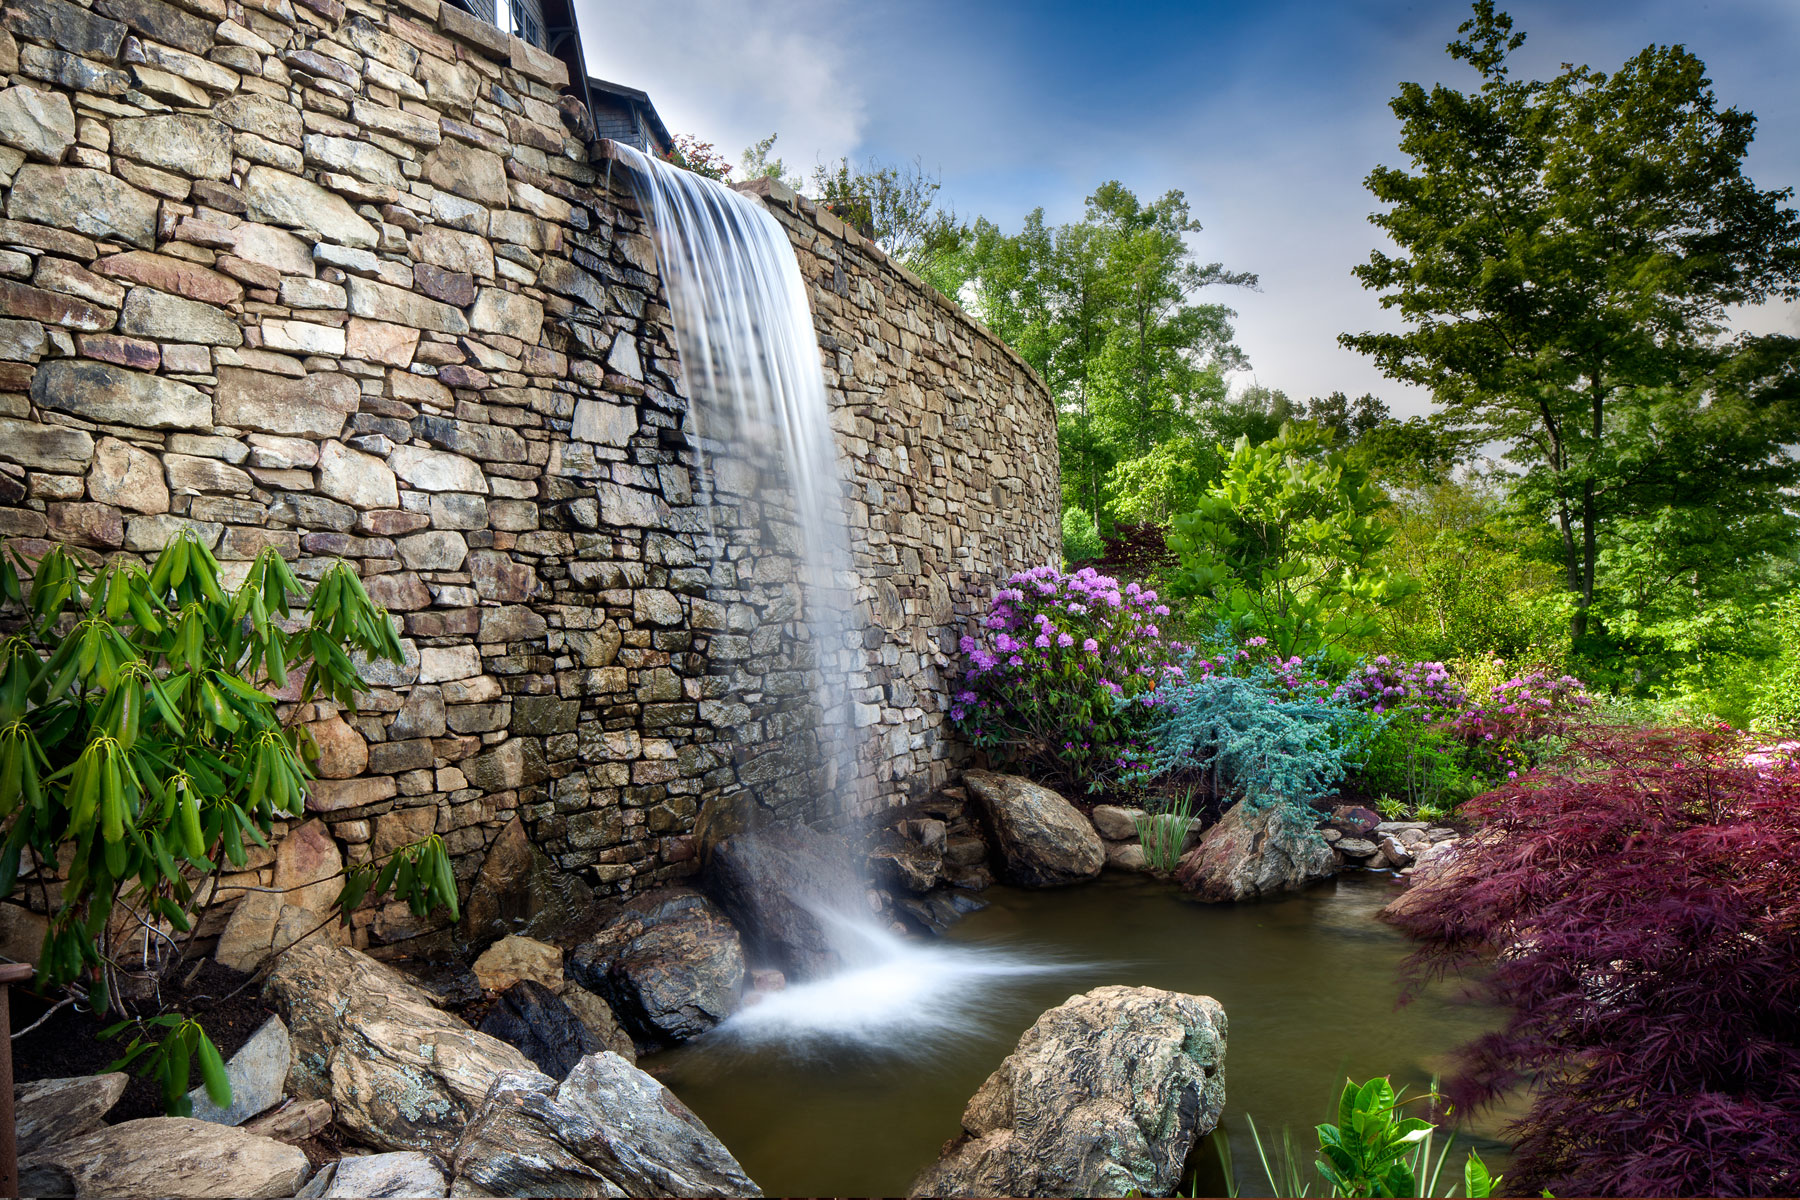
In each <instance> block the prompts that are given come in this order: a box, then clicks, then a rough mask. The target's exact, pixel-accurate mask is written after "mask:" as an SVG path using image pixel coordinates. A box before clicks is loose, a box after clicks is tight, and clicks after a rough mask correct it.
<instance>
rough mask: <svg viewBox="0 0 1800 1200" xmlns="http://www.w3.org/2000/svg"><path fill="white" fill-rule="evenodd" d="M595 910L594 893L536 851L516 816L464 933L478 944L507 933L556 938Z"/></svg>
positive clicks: (466, 912) (479, 879)
mask: <svg viewBox="0 0 1800 1200" xmlns="http://www.w3.org/2000/svg"><path fill="white" fill-rule="evenodd" d="M593 908H594V892H593V889H592V888H590V887H589V886H588V885H587V884H586V883H585V882H583V881H582V880H581V879H580V878H579V877H578V876H575V875H572V874H570V873H569V872H567V871H564V870H562V869H561V868H559V867H558V866H557V865H556V864H555V863H553V862H551V861H550V859H549V857H548V856H547V855H545V854H544V852H543V851H541V850H539V849H538V848H537V847H535V846H533V845H532V844H531V835H530V834H529V833H527V832H526V829H525V821H524V819H523V818H521V817H518V816H515V817H513V819H512V820H511V821H508V822H507V823H506V825H505V827H504V828H502V829H501V830H500V832H499V833H498V834H497V835H496V836H495V838H494V842H493V844H492V845H491V846H489V847H488V852H487V857H486V858H485V859H483V860H482V863H481V871H480V872H479V873H478V874H477V875H476V876H475V886H474V887H472V888H471V889H470V890H469V902H468V903H467V904H465V905H464V906H463V922H462V933H463V936H464V937H465V938H466V939H467V940H468V941H470V942H474V943H476V944H479V943H481V942H484V941H487V940H489V939H492V938H496V937H499V936H501V935H502V934H507V933H521V934H527V935H538V936H542V935H545V934H555V933H557V932H559V931H561V930H563V929H566V928H568V927H569V926H571V925H573V924H575V923H576V922H577V921H579V920H581V919H582V918H583V917H585V916H586V915H587V914H588V913H590V912H592V911H593Z"/></svg>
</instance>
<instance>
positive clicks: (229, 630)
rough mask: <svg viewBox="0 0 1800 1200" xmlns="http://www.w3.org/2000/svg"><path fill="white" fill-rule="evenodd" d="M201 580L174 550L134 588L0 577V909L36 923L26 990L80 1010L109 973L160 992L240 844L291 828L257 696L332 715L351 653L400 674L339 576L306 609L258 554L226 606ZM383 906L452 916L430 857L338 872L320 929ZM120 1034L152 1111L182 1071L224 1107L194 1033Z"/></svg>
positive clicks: (294, 795)
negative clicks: (368, 902)
mask: <svg viewBox="0 0 1800 1200" xmlns="http://www.w3.org/2000/svg"><path fill="white" fill-rule="evenodd" d="M220 574H221V572H220V567H219V564H218V562H217V560H216V559H214V557H213V555H212V553H211V552H210V551H209V550H208V549H207V548H206V546H205V544H204V543H202V542H201V541H199V540H198V539H197V538H195V537H194V536H193V534H192V533H191V532H187V531H184V532H183V533H182V534H180V535H179V536H177V537H176V538H175V539H174V540H173V541H171V542H170V543H169V544H168V546H167V547H166V548H165V549H164V550H163V551H162V552H161V553H160V554H159V555H158V556H157V558H156V560H155V562H154V563H153V564H151V566H150V568H149V569H148V570H145V569H144V567H143V566H142V565H140V564H138V563H135V562H131V561H129V560H125V559H119V560H115V561H114V562H112V563H109V564H107V565H105V566H102V567H98V568H95V567H90V566H87V565H85V564H83V563H82V562H80V561H79V560H78V559H77V558H76V557H74V556H73V555H72V554H71V553H70V552H69V551H67V550H66V549H63V548H61V547H57V548H53V549H51V550H50V551H49V552H48V553H46V554H45V555H43V557H42V558H40V559H38V560H37V561H36V562H35V563H34V562H31V561H29V560H27V559H26V558H24V557H23V556H22V555H20V554H19V553H18V551H17V549H16V548H9V550H8V553H7V555H6V557H5V558H3V559H0V595H3V596H4V598H5V601H6V602H7V604H8V605H9V607H10V608H11V609H12V610H13V613H14V614H15V616H14V618H13V620H14V628H13V632H12V634H11V636H9V637H7V639H6V640H5V642H4V643H0V821H4V822H6V835H5V840H4V843H3V844H0V899H9V900H13V902H15V903H18V902H22V901H23V900H25V899H26V897H25V896H20V895H17V894H18V893H20V892H21V891H22V890H25V889H31V890H32V891H33V892H34V893H35V898H36V899H37V901H38V903H39V906H40V907H41V908H42V909H43V910H44V911H46V912H47V913H48V914H49V926H48V930H47V932H46V934H45V938H44V943H43V947H42V953H41V956H40V962H39V966H38V973H37V983H38V986H39V987H41V988H53V987H60V988H64V989H66V990H68V991H69V992H70V993H71V995H72V996H74V997H75V998H76V999H80V1000H83V1001H85V1002H86V1003H87V1004H88V1005H90V1006H91V1007H92V1008H93V1009H94V1011H96V1012H102V1013H103V1012H106V1011H108V1010H109V1009H113V1008H116V1007H118V1006H119V1004H120V1000H121V990H120V986H119V982H120V976H121V974H122V973H123V972H124V971H125V970H126V969H127V967H126V964H127V963H128V962H129V966H130V969H132V970H143V971H148V972H150V973H151V974H156V975H160V974H163V973H167V972H169V971H172V970H174V969H175V968H176V967H177V966H178V965H179V964H180V963H182V962H183V961H186V960H187V959H188V958H190V957H192V953H193V950H194V938H195V935H196V932H197V930H198V929H199V927H200V923H201V919H202V918H203V917H204V915H205V912H206V910H207V908H208V907H210V905H211V904H212V903H214V902H215V900H216V898H217V894H218V891H219V883H220V879H221V877H222V876H223V874H224V873H225V872H226V871H228V870H229V871H242V870H244V869H245V868H246V866H247V864H248V861H249V859H248V854H247V851H246V843H249V844H253V845H256V846H267V845H268V844H269V839H270V836H271V835H272V834H273V832H274V826H275V823H276V822H277V821H287V820H294V819H298V818H300V817H302V816H303V815H304V813H305V805H306V793H307V788H308V785H309V781H310V780H311V778H312V771H311V769H310V767H309V766H308V763H309V760H312V759H316V757H317V754H318V750H317V748H316V747H315V746H314V745H313V744H312V742H311V739H310V737H309V736H308V735H307V734H306V733H305V731H304V727H298V728H295V727H288V726H284V725H283V724H282V722H281V721H280V720H279V719H278V718H277V715H276V702H275V698H274V696H273V695H271V694H270V693H271V692H280V691H283V690H285V689H288V688H289V686H290V679H291V677H293V676H295V675H296V674H299V673H301V672H304V675H303V676H302V678H301V683H300V686H299V688H298V690H297V693H295V695H296V697H297V699H298V701H299V703H300V704H302V705H304V704H308V703H310V702H312V701H313V700H315V699H329V700H331V701H333V702H335V703H336V704H337V705H338V706H340V707H342V708H346V709H353V708H354V707H355V701H356V698H357V696H358V694H359V693H362V692H365V691H367V686H368V685H367V684H366V683H365V682H364V681H363V679H362V677H361V675H360V674H359V673H358V670H357V667H356V661H355V659H354V658H353V657H352V656H353V655H359V654H360V655H363V656H366V657H367V658H371V659H385V660H388V661H399V659H400V658H401V656H402V650H401V647H400V643H399V639H398V637H397V636H396V635H395V632H394V628H393V624H392V622H391V620H390V618H389V617H388V614H387V613H386V612H385V611H384V610H383V609H382V608H380V607H379V606H378V605H376V604H375V603H374V602H372V601H371V600H370V599H369V596H368V594H367V593H366V592H365V591H364V590H363V586H362V583H361V581H360V580H359V579H358V578H357V575H356V572H355V570H354V569H353V568H352V567H351V566H349V565H348V564H346V563H342V562H340V563H336V564H334V565H332V566H331V567H329V568H327V569H326V571H325V572H324V574H323V575H322V576H321V577H320V579H319V581H318V583H317V584H316V585H315V586H314V587H313V588H312V589H311V592H310V595H308V594H307V593H306V592H305V591H304V590H303V588H302V587H301V584H300V582H299V580H298V579H296V578H295V577H294V575H293V573H292V571H291V570H290V569H289V567H288V565H287V564H286V563H285V562H284V561H282V559H281V557H280V556H279V555H278V554H276V553H275V552H273V551H265V552H264V553H263V554H262V555H260V556H259V557H258V558H257V559H256V560H255V561H254V562H252V563H251V564H250V565H249V568H248V570H247V572H246V573H245V576H244V579H243V582H242V583H241V584H240V585H239V586H238V587H237V588H236V589H235V590H228V589H226V588H225V587H224V586H223V584H222V583H221V580H220ZM302 601H304V603H302ZM389 892H392V893H394V894H396V895H398V896H400V897H401V898H403V899H405V900H406V901H407V903H408V904H409V905H410V906H411V907H412V909H413V911H414V912H416V913H420V914H421V915H422V914H423V913H424V912H426V911H429V909H430V907H431V906H432V905H442V906H444V907H446V908H448V909H449V910H450V912H451V914H452V917H453V918H454V916H455V914H456V912H457V907H458V906H457V894H456V885H455V880H454V878H453V876H452V874H451V869H450V861H449V856H448V854H447V853H446V851H445V848H444V844H443V842H442V840H441V839H439V838H438V837H436V836H435V835H433V836H430V837H428V838H425V839H423V840H422V841H420V842H417V843H414V844H412V845H409V846H403V847H400V848H399V849H398V850H396V851H395V852H394V853H393V854H391V855H389V856H388V857H387V858H385V859H383V860H380V861H377V862H371V863H366V864H361V865H359V866H356V867H353V868H351V869H350V871H349V872H347V873H346V877H345V884H344V888H343V891H342V893H341V894H340V898H339V919H340V920H344V921H347V920H348V917H349V911H350V910H351V909H352V908H354V907H356V905H358V904H359V903H361V902H362V901H363V900H364V899H365V898H367V897H369V896H370V895H371V894H373V895H375V896H381V895H385V894H387V893H389ZM15 897H16V898H15ZM328 919H329V918H328ZM178 937H180V938H181V939H182V940H180V941H178V940H177V938H178ZM133 947H138V948H137V949H135V950H134V949H133ZM128 951H130V952H132V953H134V954H135V955H136V956H137V957H136V958H134V959H129V960H128V958H127V953H128ZM132 1026H135V1027H136V1028H137V1031H138V1032H137V1035H136V1036H135V1037H134V1039H133V1041H132V1042H131V1043H130V1046H129V1047H128V1049H127V1051H126V1054H125V1057H124V1058H123V1059H122V1060H121V1063H120V1065H121V1066H123V1065H126V1064H129V1063H132V1062H140V1065H141V1067H142V1069H143V1070H144V1072H145V1073H146V1074H150V1075H153V1076H157V1077H160V1078H162V1079H163V1080H164V1095H165V1099H166V1100H167V1101H168V1103H169V1104H170V1105H171V1106H172V1108H171V1111H174V1109H175V1108H177V1107H180V1106H181V1105H183V1104H185V1096H186V1078H187V1072H188V1070H189V1068H190V1065H191V1064H192V1063H193V1062H194V1061H196V1060H197V1061H198V1063H199V1065H200V1068H201V1072H202V1075H203V1076H206V1082H207V1086H208V1089H209V1091H214V1092H216V1091H219V1089H220V1088H223V1089H224V1091H223V1094H224V1095H225V1096H226V1101H225V1102H229V1086H228V1084H225V1083H224V1076H223V1073H222V1070H221V1072H220V1073H219V1075H218V1078H217V1079H216V1080H215V1079H214V1078H213V1077H212V1075H211V1074H210V1071H211V1066H212V1065H213V1064H214V1063H215V1062H216V1060H217V1059H218V1053H217V1051H216V1049H215V1048H214V1047H213V1045H212V1043H211V1041H210V1040H208V1039H207V1037H206V1035H205V1031H204V1030H203V1029H201V1027H200V1026H199V1024H198V1023H197V1022H195V1021H194V1020H193V1019H191V1018H188V1017H183V1016H179V1015H175V1014H169V1013H156V1014H154V1015H150V1016H148V1017H141V1016H137V1015H131V1016H128V1018H127V1020H126V1021H125V1022H123V1023H122V1024H120V1025H115V1026H113V1028H112V1030H110V1031H109V1036H116V1035H117V1034H118V1033H119V1032H121V1031H122V1030H124V1029H125V1028H128V1027H132ZM177 1076H179V1077H180V1086H179V1087H177V1084H176V1082H175V1080H176V1077H177Z"/></svg>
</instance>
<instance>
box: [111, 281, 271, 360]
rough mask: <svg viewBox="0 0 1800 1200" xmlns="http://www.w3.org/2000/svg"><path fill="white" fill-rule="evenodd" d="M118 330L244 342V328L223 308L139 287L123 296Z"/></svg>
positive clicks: (157, 337) (186, 339) (174, 339)
mask: <svg viewBox="0 0 1800 1200" xmlns="http://www.w3.org/2000/svg"><path fill="white" fill-rule="evenodd" d="M119 332H120V333H127V334H131V335H132V336H134V337H144V338H150V339H152V340H154V341H164V342H198V343H202V344H204V345H208V346H241V345H243V344H244V331H243V330H242V329H240V328H238V323H237V320H236V319H235V318H233V317H232V315H231V314H230V313H228V312H226V311H225V310H224V309H222V308H215V307H214V306H212V305H210V304H203V303H201V302H200V301H198V300H188V299H185V298H183V297H181V296H171V295H169V294H168V293H167V292H159V291H157V290H156V289H155V288H149V287H142V286H140V287H134V288H132V289H131V292H130V293H129V294H128V295H127V296H126V297H125V308H124V310H123V311H121V312H120V314H119Z"/></svg>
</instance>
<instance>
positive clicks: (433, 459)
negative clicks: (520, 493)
mask: <svg viewBox="0 0 1800 1200" xmlns="http://www.w3.org/2000/svg"><path fill="white" fill-rule="evenodd" d="M388 465H389V466H390V467H392V468H393V470H394V473H395V474H396V475H398V476H399V477H400V478H402V479H404V480H406V482H407V483H409V484H411V485H412V486H413V487H416V488H419V489H420V490H422V491H427V492H473V493H477V494H481V495H485V494H486V493H487V490H488V485H487V477H486V476H485V475H483V474H482V472H481V467H480V466H479V465H478V464H477V463H475V462H474V461H472V460H470V459H467V458H464V457H463V456H462V455H460V454H446V453H444V452H443V451H441V450H426V449H424V448H422V447H419V446H400V447H398V448H396V449H395V450H394V452H393V453H392V454H390V455H388Z"/></svg>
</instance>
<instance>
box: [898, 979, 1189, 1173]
mask: <svg viewBox="0 0 1800 1200" xmlns="http://www.w3.org/2000/svg"><path fill="white" fill-rule="evenodd" d="M1224 1106H1225V1010H1224V1009H1223V1008H1221V1007H1220V1006H1219V1003H1218V1001H1216V1000H1214V999H1212V998H1211V997H1210V996H1191V995H1187V994H1184V993H1181V992H1169V991H1163V990H1161V989H1159V988H1134V987H1102V988H1096V989H1094V990H1093V991H1091V992H1088V993H1086V994H1085V995H1081V996H1075V997H1072V998H1071V999H1069V1000H1068V1001H1066V1002H1064V1003H1063V1004H1060V1005H1058V1006H1057V1007H1056V1008H1053V1009H1051V1010H1050V1011H1048V1012H1046V1013H1045V1014H1044V1015H1043V1016H1041V1017H1039V1018H1038V1019H1037V1022H1036V1023H1035V1024H1034V1025H1032V1027H1031V1028H1030V1029H1028V1030H1026V1031H1025V1036H1024V1037H1022V1038H1020V1039H1019V1045H1018V1049H1016V1050H1015V1051H1013V1053H1012V1054H1011V1055H1010V1056H1009V1057H1008V1058H1007V1059H1006V1061H1005V1062H1003V1063H1001V1064H1000V1069H999V1070H997V1071H995V1072H994V1073H993V1074H992V1075H990V1076H988V1079H987V1082H986V1083H984V1084H982V1085H981V1088H980V1090H979V1091H977V1092H976V1093H975V1095H974V1097H973V1098H972V1099H971V1100H970V1101H969V1104H968V1107H967V1108H966V1109H965V1110H964V1111H963V1118H962V1124H963V1132H962V1135H961V1136H960V1137H958V1138H957V1139H956V1140H955V1141H953V1142H951V1143H950V1144H949V1145H948V1146H946V1147H945V1150H944V1153H943V1156H942V1157H941V1158H939V1160H938V1162H937V1163H936V1165H934V1166H931V1167H928V1168H927V1169H926V1170H925V1172H924V1173H923V1174H921V1175H920V1176H919V1177H918V1178H917V1179H916V1180H914V1181H913V1185H912V1192H911V1194H912V1195H914V1196H1171V1195H1174V1194H1175V1192H1176V1189H1177V1188H1178V1187H1179V1186H1180V1185H1181V1184H1182V1183H1183V1181H1184V1180H1185V1179H1186V1175H1187V1165H1188V1159H1189V1156H1190V1155H1191V1154H1192V1153H1193V1151H1194V1149H1195V1147H1196V1146H1197V1145H1198V1144H1199V1142H1200V1140H1201V1139H1202V1138H1204V1137H1205V1136H1206V1135H1207V1134H1208V1133H1210V1132H1212V1130H1213V1128H1214V1127H1215V1126H1216V1125H1217V1124H1218V1122H1219V1113H1220V1111H1221V1110H1222V1109H1223V1108H1224Z"/></svg>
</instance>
